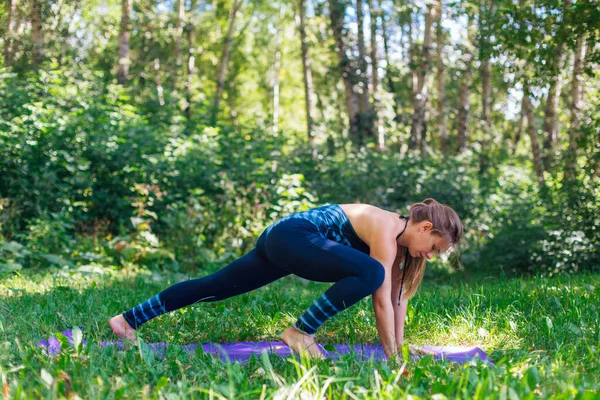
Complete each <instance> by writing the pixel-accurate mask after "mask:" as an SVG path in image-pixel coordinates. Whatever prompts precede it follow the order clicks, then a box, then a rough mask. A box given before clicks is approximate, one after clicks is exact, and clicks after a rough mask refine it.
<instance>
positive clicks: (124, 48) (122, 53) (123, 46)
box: [117, 0, 132, 85]
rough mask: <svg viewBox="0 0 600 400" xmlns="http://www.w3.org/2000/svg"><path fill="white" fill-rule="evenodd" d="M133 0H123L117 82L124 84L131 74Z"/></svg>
mask: <svg viewBox="0 0 600 400" xmlns="http://www.w3.org/2000/svg"><path fill="white" fill-rule="evenodd" d="M131 6H132V0H121V26H120V30H119V71H118V72H117V83H118V84H119V85H124V84H125V82H127V75H128V74H129V35H130V32H129V19H130V14H131Z"/></svg>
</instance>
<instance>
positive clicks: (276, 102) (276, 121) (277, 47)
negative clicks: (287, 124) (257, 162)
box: [273, 6, 285, 136]
mask: <svg viewBox="0 0 600 400" xmlns="http://www.w3.org/2000/svg"><path fill="white" fill-rule="evenodd" d="M280 7H281V8H280V9H279V21H280V25H279V26H283V18H284V16H285V8H284V7H282V6H280ZM282 36H283V31H282V30H281V29H279V30H277V32H276V33H275V60H274V63H273V64H274V65H273V135H274V136H277V134H278V133H279V70H280V69H281V37H282Z"/></svg>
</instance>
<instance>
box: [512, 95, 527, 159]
mask: <svg viewBox="0 0 600 400" xmlns="http://www.w3.org/2000/svg"><path fill="white" fill-rule="evenodd" d="M524 119H525V106H524V103H523V101H521V110H520V111H519V122H517V132H516V133H515V137H514V140H513V143H512V147H511V155H513V156H514V155H515V153H516V152H517V145H518V144H519V141H520V140H521V134H522V133H523V120H524Z"/></svg>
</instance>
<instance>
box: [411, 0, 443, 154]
mask: <svg viewBox="0 0 600 400" xmlns="http://www.w3.org/2000/svg"><path fill="white" fill-rule="evenodd" d="M436 10H437V8H436V6H435V4H434V2H431V3H428V4H427V7H426V9H425V31H424V37H423V47H422V49H421V54H420V62H419V64H418V70H417V71H416V76H417V82H416V88H415V91H414V99H413V108H414V110H413V120H412V125H411V129H410V142H409V145H408V148H409V149H416V147H417V145H418V144H419V142H420V144H421V146H420V148H421V152H422V153H423V150H424V145H425V142H426V140H425V139H426V138H425V134H424V132H425V129H426V124H427V120H426V114H425V112H426V107H427V101H428V97H429V94H428V88H427V85H426V82H427V75H428V73H429V69H430V64H431V56H430V54H431V41H432V40H431V27H432V25H433V20H434V19H435V13H436ZM415 67H416V65H415Z"/></svg>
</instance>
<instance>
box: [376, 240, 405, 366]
mask: <svg viewBox="0 0 600 400" xmlns="http://www.w3.org/2000/svg"><path fill="white" fill-rule="evenodd" d="M381 233H382V237H381V239H380V240H374V241H373V242H372V245H371V246H370V256H371V257H373V258H374V259H376V260H377V261H379V262H380V263H381V264H382V265H383V267H384V269H385V279H384V281H383V283H382V284H381V286H380V287H379V288H378V289H377V290H376V291H375V292H373V296H372V300H373V310H374V311H375V320H376V325H377V331H378V333H379V338H380V339H381V345H382V346H383V350H384V352H385V355H386V356H387V357H388V359H391V358H392V357H393V356H394V355H397V354H398V349H397V345H396V337H395V324H394V321H395V318H394V308H395V306H394V304H395V303H393V302H392V301H391V293H392V267H393V264H394V259H395V257H396V243H395V241H394V240H393V232H381ZM390 237H391V238H392V240H388V239H389V238H390Z"/></svg>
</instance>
